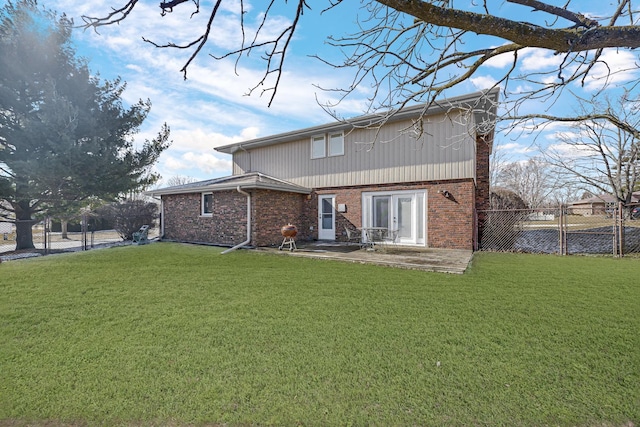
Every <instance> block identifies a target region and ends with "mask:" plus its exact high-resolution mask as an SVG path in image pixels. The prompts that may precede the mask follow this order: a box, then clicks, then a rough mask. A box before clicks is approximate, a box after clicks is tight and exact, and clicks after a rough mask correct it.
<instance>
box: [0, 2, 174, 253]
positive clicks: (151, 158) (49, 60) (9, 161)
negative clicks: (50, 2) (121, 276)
mask: <svg viewBox="0 0 640 427" xmlns="http://www.w3.org/2000/svg"><path fill="white" fill-rule="evenodd" d="M125 86H126V85H125V83H124V82H122V81H121V80H120V79H116V80H114V81H105V82H102V81H101V80H100V78H99V77H97V76H94V75H92V74H91V72H90V70H89V68H88V66H87V63H86V61H84V60H82V59H80V58H78V57H76V52H75V49H74V48H73V46H72V44H71V22H69V20H68V19H67V18H66V16H65V15H62V16H57V15H56V14H55V13H53V12H51V11H48V10H44V9H41V8H38V7H37V4H36V1H35V0H20V1H18V2H15V3H13V2H9V3H8V4H6V5H5V6H4V7H3V8H2V9H0V202H1V203H2V206H3V207H4V209H5V210H6V211H7V212H8V213H5V217H11V219H12V220H13V221H15V223H16V249H26V248H33V247H34V245H33V238H32V234H31V227H32V225H33V224H34V222H35V221H36V219H35V218H36V217H37V214H38V213H39V212H42V211H44V210H47V209H52V210H60V209H63V208H64V205H65V203H71V202H78V201H80V200H84V199H87V198H89V197H97V198H101V199H104V200H115V199H116V198H117V197H118V196H119V195H120V194H122V193H126V192H129V191H134V190H137V189H140V188H144V187H146V186H148V185H150V184H151V183H153V182H154V181H155V180H157V178H158V177H157V176H155V175H154V174H150V173H149V170H150V168H151V167H152V166H153V164H154V163H155V162H156V161H157V160H158V157H159V155H160V154H161V153H162V151H164V150H165V149H166V148H167V147H168V145H169V143H168V138H169V129H168V127H167V126H166V125H165V126H163V128H162V129H161V130H160V132H159V134H158V136H157V137H156V138H154V139H153V140H151V141H148V140H147V141H146V142H145V143H144V144H142V147H141V148H139V149H135V148H134V146H133V135H134V134H135V133H136V132H137V131H138V129H139V127H140V126H141V125H142V123H143V121H144V120H145V118H146V117H147V114H148V113H149V109H150V107H151V104H150V102H149V101H148V100H147V101H142V100H141V101H139V102H138V103H136V104H134V105H132V106H130V107H129V108H126V107H125V106H123V103H122V100H121V95H122V92H123V91H124V89H125Z"/></svg>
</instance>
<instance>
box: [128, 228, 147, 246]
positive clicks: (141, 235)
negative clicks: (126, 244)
mask: <svg viewBox="0 0 640 427" xmlns="http://www.w3.org/2000/svg"><path fill="white" fill-rule="evenodd" d="M131 240H132V241H133V243H135V244H136V245H144V244H145V243H149V226H148V225H143V226H142V227H140V230H138V231H136V232H135V233H133V236H132V239H131Z"/></svg>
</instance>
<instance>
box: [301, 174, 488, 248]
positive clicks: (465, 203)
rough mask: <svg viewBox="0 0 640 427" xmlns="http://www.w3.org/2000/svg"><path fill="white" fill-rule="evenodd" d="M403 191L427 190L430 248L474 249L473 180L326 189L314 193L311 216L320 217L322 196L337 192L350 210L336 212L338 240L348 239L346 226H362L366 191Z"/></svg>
mask: <svg viewBox="0 0 640 427" xmlns="http://www.w3.org/2000/svg"><path fill="white" fill-rule="evenodd" d="M403 190H426V193H427V195H426V196H427V236H426V237H427V246H428V247H431V248H449V249H473V241H474V217H475V211H474V206H475V197H476V193H475V185H474V182H473V180H455V181H442V182H438V181H431V182H421V183H407V184H402V185H398V184H387V185H377V186H362V187H344V188H343V187H339V188H324V189H321V190H317V191H316V192H314V193H313V195H312V199H311V203H310V214H309V217H310V218H318V195H325V194H334V195H335V196H336V201H335V203H336V206H337V205H338V204H345V205H346V206H347V212H345V213H336V239H337V240H345V239H346V236H345V234H346V232H345V231H344V227H345V226H347V227H352V228H358V227H361V226H362V206H361V204H362V193H363V192H369V191H403ZM439 190H446V191H448V192H449V193H450V194H451V196H450V197H449V198H446V197H444V196H443V194H442V193H438V191H439ZM314 225H315V227H314V231H313V238H317V237H318V234H317V220H315V224H314Z"/></svg>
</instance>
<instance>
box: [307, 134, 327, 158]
mask: <svg viewBox="0 0 640 427" xmlns="http://www.w3.org/2000/svg"><path fill="white" fill-rule="evenodd" d="M326 156H327V147H326V138H325V136H324V135H316V136H312V137H311V158H312V159H320V158H322V157H326Z"/></svg>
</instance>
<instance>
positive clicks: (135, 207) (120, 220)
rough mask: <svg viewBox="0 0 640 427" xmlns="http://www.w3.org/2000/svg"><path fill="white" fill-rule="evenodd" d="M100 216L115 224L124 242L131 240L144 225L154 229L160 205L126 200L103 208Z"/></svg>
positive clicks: (114, 226)
mask: <svg viewBox="0 0 640 427" xmlns="http://www.w3.org/2000/svg"><path fill="white" fill-rule="evenodd" d="M100 215H101V216H103V217H104V218H106V219H107V220H108V221H109V222H110V223H112V224H113V228H114V229H115V230H116V231H117V232H118V234H119V235H120V237H122V239H123V240H131V239H132V238H133V233H135V232H136V231H138V230H139V229H140V227H142V226H143V225H145V224H146V225H149V227H150V228H152V227H153V223H154V221H155V219H156V218H158V205H157V204H156V203H153V202H145V201H144V200H125V201H122V202H119V203H112V204H110V205H106V206H104V207H102V208H101V209H100Z"/></svg>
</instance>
